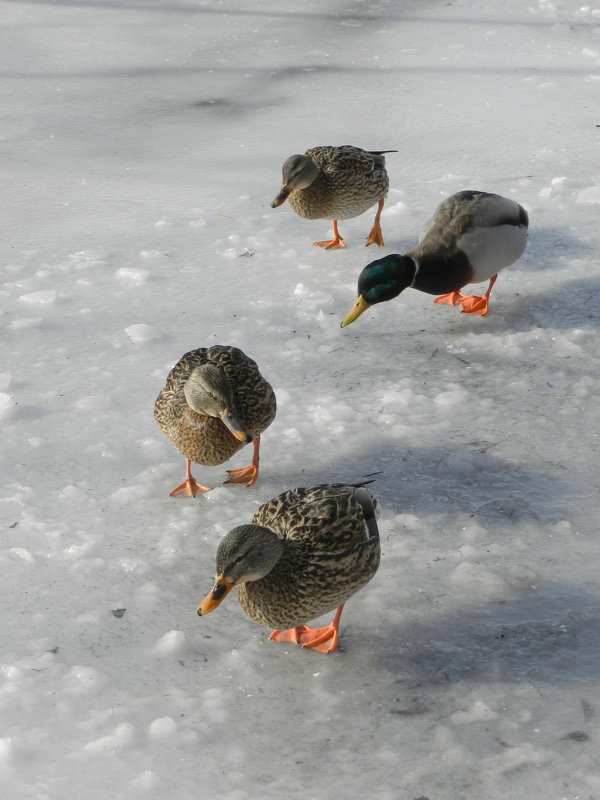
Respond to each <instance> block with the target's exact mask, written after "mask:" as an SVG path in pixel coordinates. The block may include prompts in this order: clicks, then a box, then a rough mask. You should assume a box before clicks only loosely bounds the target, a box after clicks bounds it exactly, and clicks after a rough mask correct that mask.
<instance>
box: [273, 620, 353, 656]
mask: <svg viewBox="0 0 600 800" xmlns="http://www.w3.org/2000/svg"><path fill="white" fill-rule="evenodd" d="M269 639H271V641H273V642H294V644H299V645H301V646H302V647H306V648H311V649H312V650H318V651H319V652H320V653H331V651H332V650H335V648H336V647H337V645H338V631H337V628H335V627H334V626H333V623H331V625H327V626H326V627H325V628H309V627H308V625H298V627H296V628H289V629H288V630H286V631H282V630H279V629H278V630H274V631H273V632H272V633H271V635H270V636H269Z"/></svg>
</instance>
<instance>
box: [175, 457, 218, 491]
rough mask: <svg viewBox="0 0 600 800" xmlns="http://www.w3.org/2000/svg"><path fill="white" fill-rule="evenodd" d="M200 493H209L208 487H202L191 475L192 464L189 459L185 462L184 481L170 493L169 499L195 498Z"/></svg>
mask: <svg viewBox="0 0 600 800" xmlns="http://www.w3.org/2000/svg"><path fill="white" fill-rule="evenodd" d="M202 492H210V486H204V484H202V483H198V481H197V480H196V478H194V476H193V475H192V462H191V461H190V459H189V458H186V460H185V480H184V482H183V483H180V484H179V486H176V487H175V488H174V489H173V491H172V492H170V496H171V497H195V496H196V495H197V494H202Z"/></svg>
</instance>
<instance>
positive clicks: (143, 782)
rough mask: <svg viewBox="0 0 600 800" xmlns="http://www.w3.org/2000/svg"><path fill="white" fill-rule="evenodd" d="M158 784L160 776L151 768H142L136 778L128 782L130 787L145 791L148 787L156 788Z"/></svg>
mask: <svg viewBox="0 0 600 800" xmlns="http://www.w3.org/2000/svg"><path fill="white" fill-rule="evenodd" d="M159 784H160V778H159V777H158V775H156V773H155V772H152V770H150V769H147V770H144V772H142V773H141V774H140V775H138V777H137V778H134V779H133V780H132V781H131V782H130V786H131V788H132V789H141V790H142V791H144V792H146V791H147V790H148V789H156V788H157V786H158V785H159Z"/></svg>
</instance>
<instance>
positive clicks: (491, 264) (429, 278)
mask: <svg viewBox="0 0 600 800" xmlns="http://www.w3.org/2000/svg"><path fill="white" fill-rule="evenodd" d="M528 229H529V216H528V214H527V211H526V210H525V209H524V208H523V206H521V205H519V203H517V202H516V201H515V200H511V199H510V198H508V197H502V195H499V194H493V193H491V192H481V191H476V190H470V189H468V190H465V191H462V192H457V193H456V194H453V195H451V196H450V197H447V198H446V199H445V200H444V201H443V202H442V203H440V205H439V206H438V207H437V209H436V210H435V212H434V214H433V217H432V219H431V220H430V221H429V222H428V223H427V225H426V226H425V228H424V229H423V231H422V233H421V236H420V238H419V244H418V246H417V247H415V248H414V249H413V250H409V251H408V252H407V253H405V254H404V255H398V254H390V255H387V256H384V257H383V258H380V259H377V260H376V261H372V262H371V263H370V264H367V266H366V267H365V268H364V269H363V270H362V272H361V273H360V275H359V277H358V298H357V300H356V303H355V304H354V306H353V307H352V308H351V309H350V311H349V312H348V313H347V314H346V316H345V317H344V318H343V320H342V322H341V327H342V328H344V327H345V326H346V325H349V324H350V323H351V322H354V320H355V319H357V318H358V317H359V316H360V315H361V314H362V313H363V312H364V311H366V310H367V308H369V307H370V306H372V305H374V304H375V303H382V302H384V301H386V300H392V299H393V298H394V297H397V296H398V295H399V294H400V292H402V291H404V289H407V288H409V287H410V288H412V289H418V290H419V291H421V292H427V294H440V293H443V294H440V296H439V297H436V299H435V301H434V302H436V303H446V304H449V305H460V306H461V311H463V312H465V313H467V314H477V315H479V316H485V315H486V314H487V313H488V308H489V303H488V300H489V296H490V292H491V291H492V286H493V285H494V283H495V282H496V278H497V277H498V272H499V271H500V270H501V269H504V267H507V266H509V265H510V264H513V263H514V262H515V261H516V260H517V259H518V258H520V256H521V255H522V254H523V251H524V250H525V247H526V245H527V233H528ZM483 281H489V284H488V288H487V290H486V292H485V294H484V295H483V296H481V297H479V296H475V295H463V294H461V292H460V289H462V288H463V286H466V285H467V284H469V283H482V282H483Z"/></svg>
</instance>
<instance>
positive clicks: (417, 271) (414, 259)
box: [409, 258, 421, 289]
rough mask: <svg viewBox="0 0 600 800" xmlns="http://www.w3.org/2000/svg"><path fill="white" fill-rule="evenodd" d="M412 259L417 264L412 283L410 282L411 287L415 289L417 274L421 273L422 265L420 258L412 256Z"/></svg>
mask: <svg viewBox="0 0 600 800" xmlns="http://www.w3.org/2000/svg"><path fill="white" fill-rule="evenodd" d="M411 261H412V262H413V264H414V265H415V274H414V275H413V279H412V283H411V284H410V286H409V289H414V288H415V281H416V280H417V275H418V274H419V268H420V267H421V265H420V263H419V259H417V258H412V259H411Z"/></svg>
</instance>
